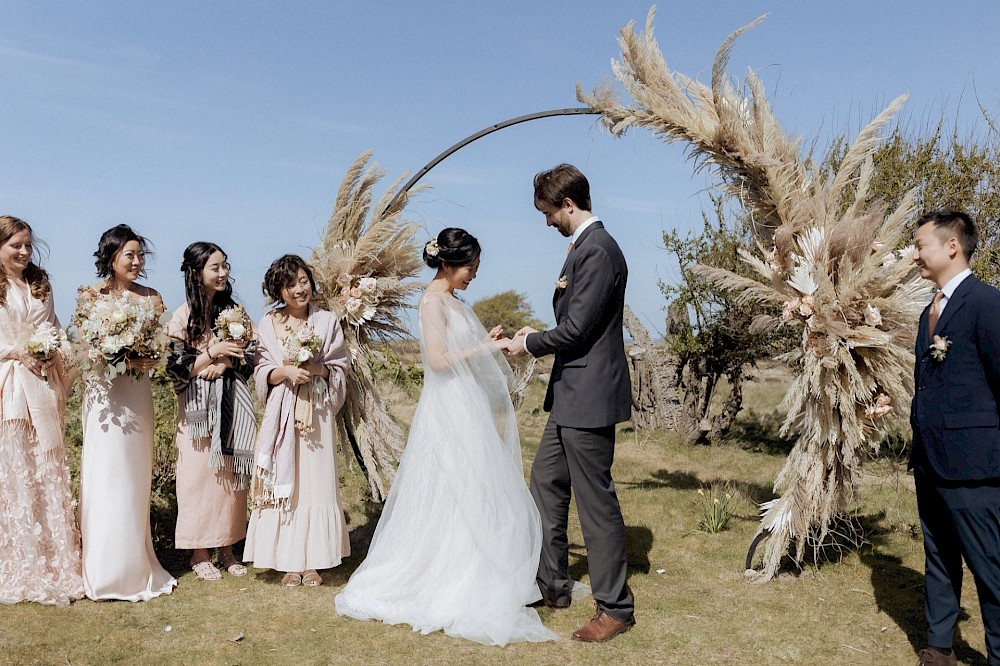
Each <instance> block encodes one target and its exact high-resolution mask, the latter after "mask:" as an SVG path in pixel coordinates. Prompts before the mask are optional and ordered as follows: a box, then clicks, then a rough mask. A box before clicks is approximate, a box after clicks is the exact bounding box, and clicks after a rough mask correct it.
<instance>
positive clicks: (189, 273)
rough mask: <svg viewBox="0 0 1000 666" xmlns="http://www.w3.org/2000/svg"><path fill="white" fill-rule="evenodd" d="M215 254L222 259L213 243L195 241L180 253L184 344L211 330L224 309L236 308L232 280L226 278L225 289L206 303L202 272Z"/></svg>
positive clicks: (224, 256) (220, 250)
mask: <svg viewBox="0 0 1000 666" xmlns="http://www.w3.org/2000/svg"><path fill="white" fill-rule="evenodd" d="M216 252H222V256H223V258H224V259H225V258H228V257H226V253H225V252H224V251H223V249H222V248H221V247H219V246H218V245H216V244H215V243H207V242H204V241H198V242H196V243H191V244H190V245H188V246H187V249H186V250H184V258H183V259H181V271H182V272H183V273H184V297H185V298H186V299H187V303H188V306H189V307H190V308H191V312H190V313H189V315H188V323H187V339H188V344H194V343H195V341H196V340H198V339H200V338H201V336H203V335H204V334H205V333H206V332H207V331H209V330H211V329H212V326H213V325H214V324H215V318H216V317H218V316H219V313H220V312H222V311H223V310H225V309H226V308H229V307H233V306H234V305H236V301H234V300H233V282H232V278H229V277H227V279H226V287H225V289H223V290H222V291H217V292H215V295H214V296H213V297H212V300H211V301H209V300H208V297H207V296H206V295H205V284H204V281H203V280H202V271H204V270H205V264H207V263H208V260H209V258H211V256H212V255H213V254H215V253H216Z"/></svg>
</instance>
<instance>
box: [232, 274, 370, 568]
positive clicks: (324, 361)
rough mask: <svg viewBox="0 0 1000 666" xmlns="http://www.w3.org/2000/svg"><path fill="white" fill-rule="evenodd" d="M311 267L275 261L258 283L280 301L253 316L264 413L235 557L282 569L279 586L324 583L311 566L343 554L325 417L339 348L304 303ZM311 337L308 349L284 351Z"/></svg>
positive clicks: (332, 323)
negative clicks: (246, 520)
mask: <svg viewBox="0 0 1000 666" xmlns="http://www.w3.org/2000/svg"><path fill="white" fill-rule="evenodd" d="M315 289H316V282H315V280H314V279H313V275H312V269H310V267H309V265H308V264H307V263H306V262H305V261H303V260H302V258H301V257H298V256H295V255H285V256H283V257H281V258H280V259H277V260H275V261H274V263H272V264H271V267H270V268H268V269H267V274H266V275H265V276H264V292H265V294H266V295H267V296H268V298H270V299H271V300H272V301H276V302H278V303H280V307H278V308H276V309H274V310H272V311H270V312H269V313H267V314H266V315H264V317H263V318H262V319H261V320H260V323H259V324H258V325H257V335H258V347H257V359H256V362H257V364H256V367H255V368H254V379H255V382H256V386H257V395H258V397H259V398H260V400H261V401H262V402H263V403H264V421H263V423H261V426H260V434H259V436H258V438H257V451H256V453H255V456H254V458H255V462H254V477H255V478H254V488H253V494H254V497H253V500H254V509H253V512H252V513H251V515H250V527H249V528H248V530H247V543H246V550H245V552H244V554H243V559H244V560H246V561H247V562H253V564H254V566H255V567H257V568H266V569H276V570H278V571H284V572H287V573H286V574H285V576H284V577H283V578H282V579H281V584H282V585H285V586H287V587H294V586H296V585H307V586H311V587H315V586H317V585H321V584H322V583H323V579H322V577H321V576H320V575H319V572H318V571H317V570H318V569H329V568H331V567H335V566H337V565H339V564H340V562H341V560H342V559H343V558H344V557H346V556H347V555H349V554H350V550H351V546H350V541H349V539H348V533H347V523H346V521H345V520H344V509H343V500H342V498H341V495H340V486H339V483H338V479H337V442H336V438H335V435H334V432H335V427H334V424H335V422H334V418H335V417H336V415H337V412H338V411H339V410H340V407H341V405H343V404H344V397H345V395H346V383H345V372H346V371H347V365H348V362H347V350H346V347H345V345H344V332H343V330H341V328H340V322H338V321H337V318H336V317H335V316H334V315H333V314H332V313H330V312H328V311H326V310H320V309H319V308H317V307H316V306H315V305H312V304H311V303H310V301H311V300H312V296H313V293H314V291H315ZM294 339H298V340H300V341H302V342H303V343H305V342H307V341H308V340H312V341H313V343H314V346H315V347H316V349H315V352H314V353H313V355H312V357H311V358H304V357H303V356H300V357H298V360H297V361H293V360H286V359H288V358H289V356H288V352H289V350H290V349H293V348H294V347H295V346H296V345H295V342H294Z"/></svg>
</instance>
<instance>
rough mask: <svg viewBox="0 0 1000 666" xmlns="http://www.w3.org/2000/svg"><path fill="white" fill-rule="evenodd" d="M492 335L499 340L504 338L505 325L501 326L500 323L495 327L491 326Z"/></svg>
mask: <svg viewBox="0 0 1000 666" xmlns="http://www.w3.org/2000/svg"><path fill="white" fill-rule="evenodd" d="M490 337H491V338H493V339H494V340H499V339H500V338H502V337H503V326H501V325H500V324H497V325H496V326H494V327H493V328H491V329H490Z"/></svg>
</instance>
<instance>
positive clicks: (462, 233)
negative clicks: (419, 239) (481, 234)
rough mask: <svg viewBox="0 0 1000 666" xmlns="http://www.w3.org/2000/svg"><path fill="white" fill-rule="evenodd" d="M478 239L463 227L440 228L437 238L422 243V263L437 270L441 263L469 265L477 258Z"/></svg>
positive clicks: (479, 249) (478, 249) (479, 250)
mask: <svg viewBox="0 0 1000 666" xmlns="http://www.w3.org/2000/svg"><path fill="white" fill-rule="evenodd" d="M481 251H482V248H480V247H479V241H478V240H476V237H475V236H473V235H472V234H470V233H469V232H468V231H466V230H465V229H458V228H457V227H449V228H447V229H442V230H441V233H439V234H438V235H437V238H435V239H434V240H432V241H430V242H429V243H427V244H426V245H424V263H425V264H427V265H428V266H430V267H431V268H433V269H435V270H437V269H438V268H441V266H442V265H443V264H448V265H449V266H469V265H471V264H473V263H474V262H475V261H476V259H478V258H479V254H480V252H481Z"/></svg>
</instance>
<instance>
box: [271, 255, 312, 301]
mask: <svg viewBox="0 0 1000 666" xmlns="http://www.w3.org/2000/svg"><path fill="white" fill-rule="evenodd" d="M299 269H302V270H303V271H305V272H306V277H308V278H309V284H310V285H312V290H313V294H315V293H316V278H314V277H313V272H312V268H311V267H310V266H309V264H307V263H306V261H305V259H303V258H302V257H300V256H299V255H297V254H286V255H285V256H283V257H278V258H277V259H275V260H274V261H272V262H271V265H270V266H269V267H268V269H267V272H266V273H264V284H263V288H264V295H265V296H267V298H268V300H269V301H270V302H272V303H282V304H284V302H285V301H284V300H282V298H281V290H282V289H284V288H285V287H291V286H292V285H293V284H295V280H296V278H297V277H298V275H299Z"/></svg>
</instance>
